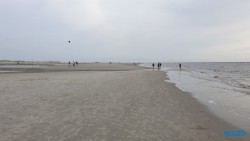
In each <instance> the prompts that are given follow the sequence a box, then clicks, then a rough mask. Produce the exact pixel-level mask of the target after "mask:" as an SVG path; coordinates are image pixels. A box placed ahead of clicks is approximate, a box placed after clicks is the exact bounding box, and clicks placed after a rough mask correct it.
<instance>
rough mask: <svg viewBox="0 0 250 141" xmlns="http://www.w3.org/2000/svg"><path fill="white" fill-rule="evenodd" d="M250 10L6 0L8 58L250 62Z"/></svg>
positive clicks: (169, 3)
mask: <svg viewBox="0 0 250 141" xmlns="http://www.w3.org/2000/svg"><path fill="white" fill-rule="evenodd" d="M249 13H250V1H249V0H240V1H236V0H206V1H205V0H203V1H201V0H0V23H1V24H0V25H1V26H0V50H1V51H0V60H1V59H10V60H17V59H18V60H32V59H34V60H59V61H68V60H78V61H119V62H123V61H132V62H133V61H140V62H151V61H171V62H172V61H174V62H183V61H198V62H199V61H250V14H249ZM69 40H70V41H71V43H68V41H69Z"/></svg>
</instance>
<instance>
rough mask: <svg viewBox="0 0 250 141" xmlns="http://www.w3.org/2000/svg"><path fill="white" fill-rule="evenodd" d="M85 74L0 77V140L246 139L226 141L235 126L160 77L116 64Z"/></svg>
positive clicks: (164, 75) (133, 67) (68, 73)
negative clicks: (227, 131)
mask: <svg viewBox="0 0 250 141" xmlns="http://www.w3.org/2000/svg"><path fill="white" fill-rule="evenodd" d="M99 65H100V66H95V67H96V70H100V68H102V64H99ZM85 67H86V66H85ZM109 67H110V66H109ZM85 69H86V68H85ZM88 69H92V71H59V72H50V73H7V74H4V73H2V74H0V75H1V79H2V80H3V81H1V82H0V90H1V91H0V94H1V95H0V96H1V99H0V111H1V112H0V118H1V119H2V120H1V121H0V125H1V127H3V128H2V129H1V131H0V137H1V139H3V140H38V141H39V140H46V139H47V140H81V139H86V140H235V139H248V138H249V137H248V136H247V137H244V138H225V137H224V133H223V131H224V130H236V128H235V127H234V126H232V125H230V124H228V123H226V122H225V121H223V120H221V119H219V118H217V117H215V116H214V115H213V114H212V113H211V112H209V111H208V109H207V108H206V107H205V106H204V105H202V104H201V103H199V102H198V101H197V100H196V99H194V98H193V97H192V96H191V94H190V93H187V92H183V91H181V90H180V89H178V88H177V87H176V86H175V85H174V84H172V83H169V82H165V81H164V80H166V79H167V77H166V74H165V73H164V72H163V71H159V72H158V71H155V72H153V71H151V70H149V69H142V68H141V67H137V66H127V65H125V66H120V65H118V66H115V64H114V66H112V68H108V67H107V68H106V69H107V70H109V71H103V70H100V71H94V69H95V68H94V67H92V68H88ZM112 70H120V71H112ZM45 72H46V71H45Z"/></svg>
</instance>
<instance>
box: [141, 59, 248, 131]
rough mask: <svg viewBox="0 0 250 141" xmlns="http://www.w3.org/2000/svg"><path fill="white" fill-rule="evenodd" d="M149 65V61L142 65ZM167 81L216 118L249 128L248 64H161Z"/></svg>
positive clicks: (240, 127) (241, 127) (239, 126)
mask: <svg viewBox="0 0 250 141" xmlns="http://www.w3.org/2000/svg"><path fill="white" fill-rule="evenodd" d="M144 66H147V67H151V63H147V64H144ZM162 70H163V71H166V74H167V76H168V78H169V80H166V81H167V82H171V83H174V84H175V85H176V86H177V87H178V88H179V89H181V90H183V91H187V92H190V93H191V94H192V96H193V97H194V98H196V99H197V100H198V101H199V102H201V103H202V104H204V105H205V106H206V107H207V108H208V109H209V110H210V111H211V112H212V113H214V114H215V115H216V116H218V117H219V118H222V119H224V120H225V121H227V122H229V123H231V124H233V125H235V126H236V127H238V128H239V129H245V130H247V131H250V63H248V62H242V63H241V62H232V63H230V62H228V63H224V62H223V63H219V62H218V63H212V62H211V63H182V69H181V70H180V69H179V66H178V63H162Z"/></svg>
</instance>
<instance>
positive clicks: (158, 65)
mask: <svg viewBox="0 0 250 141" xmlns="http://www.w3.org/2000/svg"><path fill="white" fill-rule="evenodd" d="M157 67H158V71H159V70H160V69H161V63H158V64H157Z"/></svg>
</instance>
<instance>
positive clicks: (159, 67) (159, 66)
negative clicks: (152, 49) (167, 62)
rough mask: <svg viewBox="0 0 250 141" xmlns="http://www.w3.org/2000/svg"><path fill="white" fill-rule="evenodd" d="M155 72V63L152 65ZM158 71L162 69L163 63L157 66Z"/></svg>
mask: <svg viewBox="0 0 250 141" xmlns="http://www.w3.org/2000/svg"><path fill="white" fill-rule="evenodd" d="M152 67H153V70H155V63H153V64H152ZM157 67H158V71H159V70H160V69H161V63H158V64H157Z"/></svg>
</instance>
